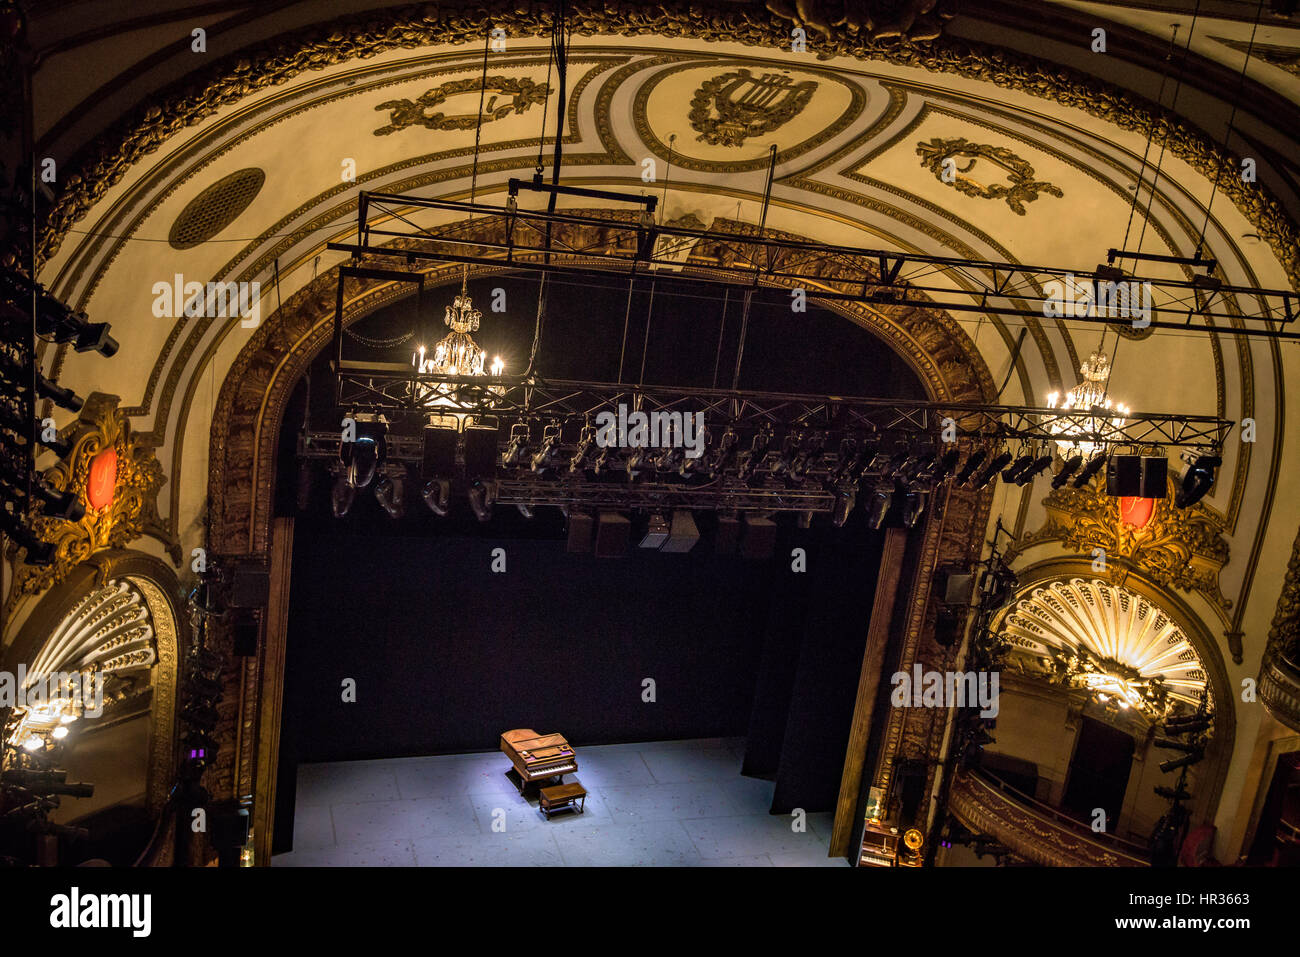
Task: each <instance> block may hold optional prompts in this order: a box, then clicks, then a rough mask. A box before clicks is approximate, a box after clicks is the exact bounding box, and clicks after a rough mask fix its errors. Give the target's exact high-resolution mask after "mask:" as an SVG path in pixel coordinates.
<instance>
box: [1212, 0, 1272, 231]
mask: <svg viewBox="0 0 1300 957" xmlns="http://www.w3.org/2000/svg"><path fill="white" fill-rule="evenodd" d="M1263 15H1264V0H1259V6H1258V7H1256V8H1255V25H1254V26H1252V27H1251V28H1250V41H1249V42H1248V43H1247V44H1246V59H1245V60H1243V61H1242V64H1241V74H1240V75H1239V76H1238V77H1237V96H1236V98H1235V99H1234V100H1233V101H1232V112H1231V113H1229V114H1228V127H1227V129H1226V130H1224V133H1223V152H1224V153H1226V154H1227V155H1228V156H1231V155H1232V154H1231V153H1230V152H1229V151H1228V141H1229V140H1231V139H1232V125H1233V123H1235V122H1236V121H1237V107H1238V106H1239V105H1240V104H1241V97H1242V95H1243V94H1244V93H1245V91H1246V68H1247V67H1248V66H1250V55H1251V52H1252V51H1253V50H1254V49H1255V32H1256V31H1257V30H1258V29H1259V20H1260V17H1262V16H1263ZM1222 175H1223V166H1222V164H1220V165H1219V166H1218V168H1217V169H1216V170H1215V172H1214V188H1213V189H1211V190H1210V201H1209V202H1208V203H1206V204H1205V222H1204V223H1202V224H1201V234H1200V236H1198V237H1197V238H1196V255H1198V256H1199V255H1200V254H1201V249H1202V247H1204V245H1205V231H1206V230H1207V229H1209V227H1210V210H1211V209H1213V208H1214V197H1215V195H1216V194H1217V193H1218V191H1219V177H1220V176H1222Z"/></svg>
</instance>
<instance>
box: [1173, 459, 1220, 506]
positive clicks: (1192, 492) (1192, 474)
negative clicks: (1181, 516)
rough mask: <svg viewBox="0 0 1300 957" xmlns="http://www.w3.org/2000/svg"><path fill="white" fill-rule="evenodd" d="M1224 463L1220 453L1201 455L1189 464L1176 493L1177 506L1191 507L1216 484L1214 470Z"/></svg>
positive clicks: (1175, 502) (1175, 501) (1175, 504)
mask: <svg viewBox="0 0 1300 957" xmlns="http://www.w3.org/2000/svg"><path fill="white" fill-rule="evenodd" d="M1222 464H1223V459H1222V457H1220V456H1218V455H1200V456H1197V458H1196V459H1195V460H1194V461H1193V462H1192V463H1191V464H1190V465H1188V466H1187V471H1185V472H1184V473H1183V479H1182V484H1181V485H1180V486H1179V489H1178V491H1177V492H1176V493H1174V507H1175V508H1190V507H1191V506H1193V505H1195V504H1196V503H1197V502H1199V501H1200V500H1201V499H1202V498H1204V497H1205V493H1206V492H1208V491H1209V490H1210V489H1211V488H1213V486H1214V470H1215V469H1217V468H1218V467H1219V466H1220V465H1222Z"/></svg>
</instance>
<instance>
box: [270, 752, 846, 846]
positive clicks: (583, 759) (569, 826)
mask: <svg viewBox="0 0 1300 957" xmlns="http://www.w3.org/2000/svg"><path fill="white" fill-rule="evenodd" d="M742 751H743V742H742V741H739V740H730V739H701V740H693V741H663V742H651V743H643V744H616V745H606V746H604V747H579V748H578V773H577V775H576V778H577V780H579V781H580V782H581V783H582V785H583V786H584V787H585V788H586V789H587V792H588V793H587V809H586V813H584V814H576V813H573V812H571V811H564V812H560V813H557V814H555V815H554V816H552V817H551V819H550V820H549V821H548V820H546V818H544V817H543V816H542V812H541V811H539V810H538V809H537V798H536V797H535V796H534V797H531V798H530V799H529V800H527V801H525V800H524V798H522V797H520V796H519V793H518V792H517V791H516V790H515V789H514V787H513V785H511V784H510V782H509V781H507V780H506V776H505V772H506V770H507V769H509V767H510V761H509V759H508V758H507V757H506V756H505V755H504V754H502V753H501V752H499V751H494V752H487V753H481V754H460V755H447V756H442V757H427V758H400V759H392V760H386V761H345V762H338V763H332V764H306V765H302V766H301V767H299V769H298V800H297V809H296V814H295V822H294V823H295V827H294V844H293V846H294V849H293V851H292V852H291V853H287V854H278V855H276V856H275V857H273V858H272V861H271V863H272V865H273V866H276V867H403V866H422V867H476V866H487V867H517V866H523V867H528V866H531V867H587V866H597V867H600V866H608V867H634V866H678V867H682V866H685V867H691V866H722V867H773V866H777V867H791V866H793V867H809V866H823V867H825V866H831V867H834V866H840V867H847V866H848V864H847V862H845V861H844V860H843V859H841V858H828V857H827V856H826V854H827V848H828V846H829V841H830V832H831V814H830V813H829V812H826V813H818V814H809V815H808V816H807V826H806V829H805V830H804V831H803V832H796V831H795V830H794V829H793V828H792V826H791V825H792V821H793V818H792V817H791V816H790V815H788V814H787V815H777V814H769V813H768V808H769V807H770V806H771V802H772V789H773V785H772V784H771V782H768V781H760V780H756V779H753V778H744V777H741V776H740V764H741V756H742ZM574 778H575V776H574V775H568V776H566V777H565V781H566V782H569V781H572V780H574ZM494 822H496V827H495V829H494ZM503 828H504V829H503Z"/></svg>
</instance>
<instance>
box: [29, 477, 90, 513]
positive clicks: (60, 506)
mask: <svg viewBox="0 0 1300 957" xmlns="http://www.w3.org/2000/svg"><path fill="white" fill-rule="evenodd" d="M32 491H33V492H35V493H36V496H37V497H38V498H39V499H41V501H43V502H44V503H45V508H44V509H43V512H44V514H46V515H48V516H50V517H52V518H62V519H65V520H67V521H69V522H79V521H81V519H82V518H84V517H85V514H86V506H84V505H82V504H81V500H80V499H78V498H77V495H76V493H75V492H60V491H58V490H56V489H53V488H50V487H49V486H48V485H46V484H45V482H44V481H39V482H36V483H35V484H34V485H33V486H32Z"/></svg>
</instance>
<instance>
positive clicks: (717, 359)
mask: <svg viewBox="0 0 1300 957" xmlns="http://www.w3.org/2000/svg"><path fill="white" fill-rule="evenodd" d="M730 301H731V290H730V289H723V290H722V322H721V323H720V324H719V325H718V351H717V352H716V353H714V356H713V388H715V389H716V388H717V387H718V366H719V365H721V364H722V336H723V333H725V332H726V331H727V304H728V303H729V302H730Z"/></svg>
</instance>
